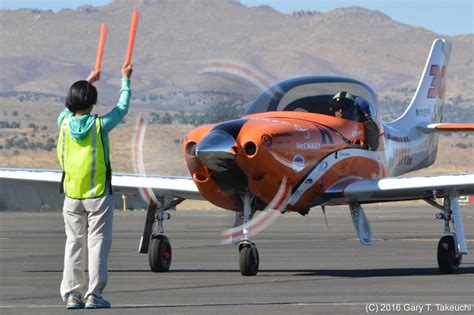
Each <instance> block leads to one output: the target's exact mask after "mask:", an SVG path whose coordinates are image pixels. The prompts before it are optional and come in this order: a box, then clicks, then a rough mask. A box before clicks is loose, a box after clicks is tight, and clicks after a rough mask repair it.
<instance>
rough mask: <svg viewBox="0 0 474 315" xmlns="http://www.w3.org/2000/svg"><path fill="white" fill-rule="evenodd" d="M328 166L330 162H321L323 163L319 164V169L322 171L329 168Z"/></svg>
mask: <svg viewBox="0 0 474 315" xmlns="http://www.w3.org/2000/svg"><path fill="white" fill-rule="evenodd" d="M327 168H328V162H321V164H319V169H320V170H321V171H325V170H327Z"/></svg>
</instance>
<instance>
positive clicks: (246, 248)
mask: <svg viewBox="0 0 474 315" xmlns="http://www.w3.org/2000/svg"><path fill="white" fill-rule="evenodd" d="M243 199H244V211H243V212H244V213H243V216H242V219H243V225H242V233H243V236H242V238H241V239H240V241H239V255H240V257H239V267H240V273H241V274H242V275H243V276H255V275H256V274H257V273H258V267H259V264H260V259H259V256H258V250H257V246H255V243H253V242H251V241H250V239H249V237H248V234H249V228H248V221H249V220H250V217H251V215H252V206H251V204H252V199H253V197H252V196H251V195H250V193H249V192H246V193H245V195H244V197H243Z"/></svg>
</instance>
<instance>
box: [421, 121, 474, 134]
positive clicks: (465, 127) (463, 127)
mask: <svg viewBox="0 0 474 315" xmlns="http://www.w3.org/2000/svg"><path fill="white" fill-rule="evenodd" d="M419 128H420V129H421V130H423V131H424V132H428V133H429V132H465V131H474V124H449V123H439V124H429V125H426V126H423V127H419Z"/></svg>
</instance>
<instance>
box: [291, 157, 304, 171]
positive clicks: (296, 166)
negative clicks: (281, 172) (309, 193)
mask: <svg viewBox="0 0 474 315" xmlns="http://www.w3.org/2000/svg"><path fill="white" fill-rule="evenodd" d="M304 166H305V160H304V157H303V156H302V155H301V154H297V155H295V156H294V157H293V163H292V165H291V167H292V168H293V170H294V171H295V172H301V171H302V170H303V169H304Z"/></svg>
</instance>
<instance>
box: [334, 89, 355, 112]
mask: <svg viewBox="0 0 474 315" xmlns="http://www.w3.org/2000/svg"><path fill="white" fill-rule="evenodd" d="M355 100H356V99H355V97H354V95H352V94H351V93H349V92H346V91H342V92H339V93H337V94H336V95H334V96H333V98H332V100H331V103H330V104H331V108H330V110H331V111H339V110H341V109H342V111H343V112H344V111H352V109H353V108H354V105H355Z"/></svg>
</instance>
